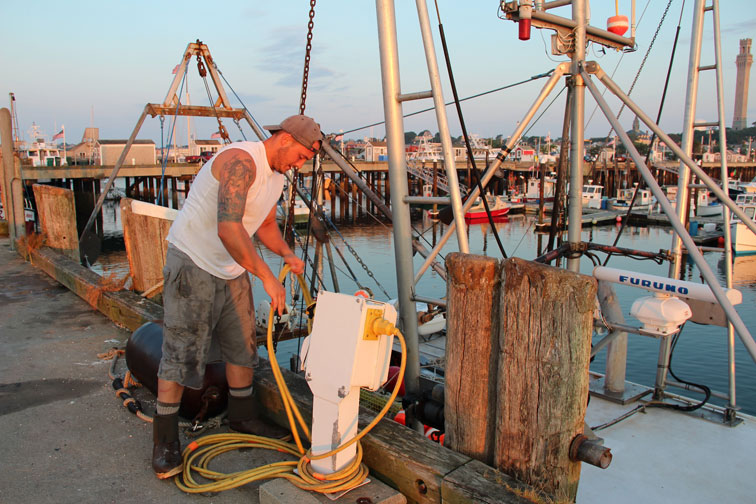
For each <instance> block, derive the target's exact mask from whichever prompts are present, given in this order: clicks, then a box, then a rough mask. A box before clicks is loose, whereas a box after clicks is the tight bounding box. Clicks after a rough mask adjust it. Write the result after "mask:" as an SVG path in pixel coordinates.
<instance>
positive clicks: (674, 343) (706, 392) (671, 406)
mask: <svg viewBox="0 0 756 504" xmlns="http://www.w3.org/2000/svg"><path fill="white" fill-rule="evenodd" d="M684 327H685V324H683V325H682V326H681V327H680V330H679V331H677V333H676V334H675V335H674V337H673V338H672V346H671V348H670V350H669V364H668V366H667V369H669V374H670V375H672V378H674V379H675V380H677V381H678V382H680V383H684V384H685V385H688V386H690V387H693V388H697V389H699V390H701V391H702V392H703V394H704V396H705V397H704V398H703V400H702V401H701V402H699V403H696V404H691V405H688V406H680V405H679V404H670V403H666V402H661V401H650V402H649V403H648V404H647V406H652V407H655V408H669V409H675V410H678V411H695V410H697V409H699V408H700V407H701V406H703V405H704V404H706V403H707V402H709V399H710V398H711V389H710V388H709V387H707V386H706V385H701V384H698V383H693V382H689V381H686V380H683V379H681V378H679V377H678V376H677V375H676V374H675V373H674V371H672V356H673V355H674V353H675V347H676V346H677V342H678V340H679V339H680V334H682V330H683V328H684Z"/></svg>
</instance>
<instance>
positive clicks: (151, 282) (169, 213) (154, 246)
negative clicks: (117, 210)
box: [121, 198, 178, 293]
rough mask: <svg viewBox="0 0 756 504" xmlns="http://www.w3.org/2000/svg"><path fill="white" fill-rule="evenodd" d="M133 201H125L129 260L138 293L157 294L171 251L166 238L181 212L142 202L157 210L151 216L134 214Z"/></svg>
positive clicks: (124, 230) (124, 239) (142, 204)
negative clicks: (167, 257) (166, 256)
mask: <svg viewBox="0 0 756 504" xmlns="http://www.w3.org/2000/svg"><path fill="white" fill-rule="evenodd" d="M133 201H134V200H132V199H129V198H121V223H122V224H123V241H124V244H125V246H126V257H127V258H128V260H129V270H130V272H131V279H132V281H133V282H134V290H135V291H136V292H142V293H157V292H160V291H161V288H160V286H161V285H162V282H163V266H165V254H166V252H167V250H168V243H167V242H166V240H165V238H166V237H167V236H168V230H169V229H170V227H171V224H172V223H173V219H175V217H176V214H177V213H178V212H177V210H173V209H168V208H164V207H161V206H158V205H153V204H150V203H143V202H138V203H141V206H143V207H150V208H152V207H154V209H153V210H152V211H151V212H147V213H145V212H143V211H142V212H134V211H133V209H132V202H133ZM150 213H151V214H150ZM158 215H162V217H160V216H158Z"/></svg>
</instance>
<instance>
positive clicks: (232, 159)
mask: <svg viewBox="0 0 756 504" xmlns="http://www.w3.org/2000/svg"><path fill="white" fill-rule="evenodd" d="M234 150H236V149H234ZM229 154H231V155H230V156H229V157H228V158H227V159H226V160H225V162H224V163H223V166H222V167H221V170H220V179H219V180H218V222H241V220H242V217H243V216H244V208H245V207H246V204H247V192H248V191H249V188H250V187H251V186H252V182H254V181H255V163H254V162H253V161H252V158H251V157H250V156H249V155H248V154H246V153H242V152H239V151H237V152H233V153H232V152H229Z"/></svg>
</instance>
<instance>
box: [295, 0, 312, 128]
mask: <svg viewBox="0 0 756 504" xmlns="http://www.w3.org/2000/svg"><path fill="white" fill-rule="evenodd" d="M313 18H315V0H310V21H309V22H308V23H307V46H305V61H304V71H303V73H302V96H301V100H300V102H299V114H300V115H304V113H305V102H306V101H307V79H308V78H309V76H310V50H312V28H313V26H315V23H314V22H313Z"/></svg>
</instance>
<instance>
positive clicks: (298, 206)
mask: <svg viewBox="0 0 756 504" xmlns="http://www.w3.org/2000/svg"><path fill="white" fill-rule="evenodd" d="M284 198H287V197H286V196H284ZM281 208H282V209H283V213H281V212H279V217H278V220H279V222H285V221H286V219H288V218H289V200H288V199H285V200H284V201H283V204H282V205H281ZM309 221H310V209H309V208H308V207H307V204H306V203H305V202H304V201H303V200H302V198H300V197H299V196H296V197H295V198H294V225H295V226H304V225H306V224H307V223H308V222H309Z"/></svg>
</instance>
